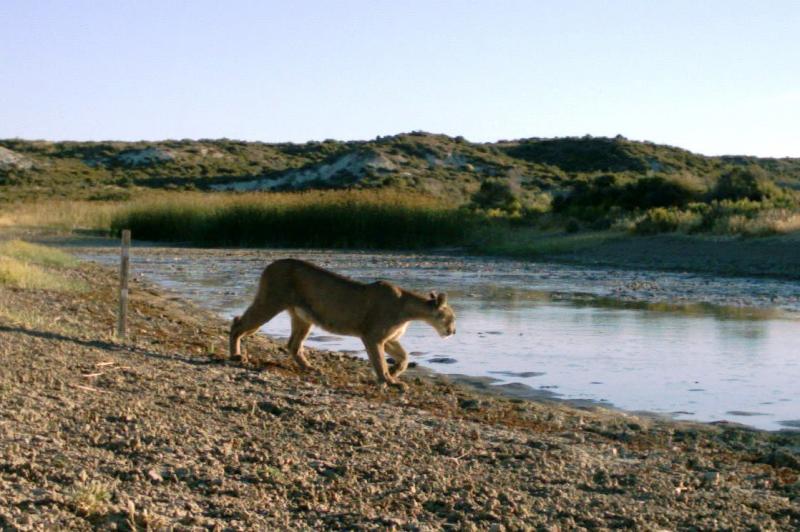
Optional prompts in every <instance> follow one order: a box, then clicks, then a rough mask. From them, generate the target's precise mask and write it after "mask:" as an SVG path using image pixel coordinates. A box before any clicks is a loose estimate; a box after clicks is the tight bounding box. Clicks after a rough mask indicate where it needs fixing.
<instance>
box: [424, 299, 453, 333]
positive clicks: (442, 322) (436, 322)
mask: <svg viewBox="0 0 800 532" xmlns="http://www.w3.org/2000/svg"><path fill="white" fill-rule="evenodd" d="M428 305H429V306H430V307H431V310H432V311H433V313H432V315H431V316H430V319H428V320H427V321H428V323H430V324H431V326H432V327H433V328H434V329H436V332H438V333H439V336H441V337H442V338H447V337H448V336H452V335H454V334H455V333H456V315H455V314H454V313H453V309H451V308H450V305H448V304H447V294H437V293H436V292H431V295H430V298H429V299H428Z"/></svg>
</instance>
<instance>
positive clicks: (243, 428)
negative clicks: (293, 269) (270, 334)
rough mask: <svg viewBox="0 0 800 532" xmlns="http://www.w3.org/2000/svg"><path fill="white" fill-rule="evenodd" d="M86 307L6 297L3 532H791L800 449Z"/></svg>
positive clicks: (38, 297) (85, 300) (748, 433)
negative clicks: (122, 322) (235, 359)
mask: <svg viewBox="0 0 800 532" xmlns="http://www.w3.org/2000/svg"><path fill="white" fill-rule="evenodd" d="M68 274H69V275H70V276H72V277H74V278H75V279H78V280H83V281H84V282H85V283H87V284H88V285H89V286H90V288H89V290H88V291H86V292H80V293H75V292H72V293H59V292H52V291H43V290H22V289H12V288H3V287H0V361H2V363H0V528H2V529H4V530H57V529H70V530H92V529H100V530H115V529H116V530H133V529H137V528H138V529H146V528H148V527H149V528H150V529H157V530H160V529H174V530H215V529H216V530H280V529H292V530H296V529H300V530H310V529H374V530H387V529H396V530H440V529H454V530H530V529H534V530H536V529H540V530H575V529H593V530H594V529H610V528H633V529H645V530H658V529H669V530H675V529H678V530H694V529H699V530H742V529H749V530H774V529H781V530H797V529H798V528H800V436H798V435H797V434H789V433H764V432H757V431H753V430H748V429H745V428H742V427H737V426H730V425H717V426H710V425H700V424H689V423H675V422H668V421H659V420H653V419H649V418H640V417H636V416H633V415H629V414H625V413H621V412H616V411H609V410H603V409H597V408H593V409H586V410H582V409H577V408H572V407H569V406H565V405H562V404H557V403H547V402H532V401H524V400H519V399H513V398H504V397H496V396H489V395H484V394H481V393H480V392H478V391H475V390H473V389H470V388H467V387H464V386H463V385H460V384H458V383H454V382H451V381H450V380H448V379H447V378H445V377H441V376H435V375H429V374H424V373H421V372H417V373H413V372H410V374H409V375H408V376H406V377H404V379H405V381H406V382H407V383H408V384H409V390H408V392H407V393H405V394H399V393H397V392H394V391H382V390H380V389H378V388H377V387H376V386H375V385H374V376H373V374H372V371H371V369H370V368H369V367H368V365H367V363H366V362H364V361H362V360H358V359H355V358H353V357H350V356H348V355H346V354H342V353H330V352H318V351H312V352H311V353H310V355H309V359H310V360H311V361H312V363H314V364H315V365H316V366H317V367H318V368H319V370H320V373H319V374H304V373H301V372H299V371H298V370H297V369H296V368H295V366H294V365H293V363H292V362H291V360H290V358H289V357H288V355H287V354H286V352H285V351H284V349H283V346H282V345H280V344H276V343H274V342H272V341H271V340H270V339H268V338H266V337H263V336H259V337H256V338H252V339H250V340H249V341H248V342H247V349H248V351H249V354H250V357H251V359H252V360H253V362H252V365H248V366H242V365H240V364H235V363H231V362H229V361H227V360H226V355H225V348H226V342H227V327H228V324H227V323H225V322H223V321H222V320H220V319H219V318H218V317H216V316H214V315H213V314H211V313H210V312H208V311H205V310H203V309H200V308H197V307H196V306H193V305H192V304H190V303H188V302H186V301H183V300H181V299H179V298H177V297H175V296H173V295H171V294H169V293H165V292H163V291H161V290H158V289H155V288H154V287H153V286H150V285H147V284H146V283H143V282H141V281H137V282H135V283H134V284H133V287H132V295H131V297H132V300H131V313H130V314H131V316H130V318H131V319H130V330H131V337H130V338H129V340H128V341H126V342H120V341H117V340H116V339H114V337H113V336H112V331H113V328H114V324H115V319H116V318H115V311H116V300H115V293H114V292H115V289H114V287H115V283H116V275H115V272H114V271H112V270H110V269H106V268H103V267H101V266H98V265H93V264H82V265H80V266H79V267H77V268H74V269H72V270H70V271H69V272H68Z"/></svg>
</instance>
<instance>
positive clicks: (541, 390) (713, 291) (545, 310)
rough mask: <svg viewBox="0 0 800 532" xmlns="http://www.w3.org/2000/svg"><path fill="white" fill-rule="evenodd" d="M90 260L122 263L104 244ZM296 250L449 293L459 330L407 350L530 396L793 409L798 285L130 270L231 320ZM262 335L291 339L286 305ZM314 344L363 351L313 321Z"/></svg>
mask: <svg viewBox="0 0 800 532" xmlns="http://www.w3.org/2000/svg"><path fill="white" fill-rule="evenodd" d="M81 253H82V254H83V255H85V256H86V257H88V258H92V259H94V260H99V261H101V262H105V263H116V262H117V261H118V260H119V259H118V255H117V252H116V251H115V250H112V249H108V248H96V249H84V250H82V252H81ZM286 256H294V257H298V258H304V259H307V260H310V261H313V262H315V263H317V264H320V265H323V266H326V267H329V268H331V269H334V270H336V271H338V272H340V273H343V274H345V275H348V276H350V277H352V278H355V279H358V280H362V281H374V280H377V279H387V280H391V281H393V282H395V283H397V284H399V285H401V286H404V287H406V288H411V289H414V290H418V291H420V292H426V291H429V290H432V289H436V290H440V291H447V292H448V294H449V296H450V303H451V306H452V307H453V308H454V309H455V311H456V314H457V318H458V320H457V322H458V334H457V335H456V336H455V337H453V338H450V339H447V340H442V339H440V338H439V337H438V336H437V335H436V333H435V332H434V331H433V330H432V329H430V328H429V327H428V326H426V325H424V324H421V323H414V324H412V325H411V326H410V327H409V329H408V332H407V333H406V335H405V337H404V339H403V345H404V346H405V347H406V350H407V351H409V352H410V353H411V355H412V356H411V359H412V361H414V362H417V363H419V364H420V365H422V366H426V367H429V368H431V369H434V370H436V371H440V372H444V373H450V374H464V375H470V376H478V377H484V378H486V380H487V382H490V383H491V384H492V385H497V386H502V387H504V388H506V389H508V391H509V392H513V393H517V394H522V395H527V396H530V397H553V398H559V399H568V400H577V401H590V402H596V403H600V404H605V405H608V406H615V407H618V408H623V409H626V410H635V411H648V412H654V413H660V414H665V415H669V416H672V417H675V418H679V419H692V420H700V421H718V420H730V421H735V422H738V423H743V424H747V425H751V426H754V427H758V428H762V429H768V430H776V429H780V428H786V427H792V426H793V424H794V425H796V424H797V423H798V421H797V420H798V419H799V418H800V393H798V389H800V387H798V384H797V383H798V382H800V355H799V354H798V353H800V350H798V348H797V346H798V343H799V342H798V340H800V320H799V319H798V318H799V317H800V287H798V286H797V283H791V282H784V281H778V280H765V279H751V278H716V277H712V276H704V275H697V274H680V273H662V272H641V271H639V272H636V271H625V270H614V269H603V268H580V267H572V266H563V265H551V264H539V263H530V262H516V261H509V260H496V259H484V258H465V257H460V256H448V255H420V254H397V253H387V254H375V253H353V252H329V251H319V252H315V251H306V250H304V251H296V250H269V251H254V250H197V249H184V248H136V249H135V250H134V252H133V258H132V265H133V272H134V274H138V275H143V276H145V277H146V278H148V279H150V280H153V281H156V282H157V283H159V284H161V285H163V286H167V287H169V288H170V289H172V290H174V291H176V292H178V293H179V294H182V295H184V296H186V297H188V298H190V299H192V300H194V301H196V302H198V303H200V304H202V305H204V306H206V307H208V308H211V309H212V310H215V311H217V312H219V313H220V314H222V315H225V316H228V317H229V316H231V315H234V314H237V313H240V312H241V311H242V310H243V309H244V308H245V307H246V306H247V305H248V304H249V303H250V300H251V298H252V294H253V291H254V290H255V286H256V283H257V280H258V276H259V274H260V272H261V270H262V269H263V267H264V266H265V265H266V264H267V263H269V262H270V261H272V260H274V259H276V258H280V257H286ZM263 331H264V332H265V333H267V334H269V335H271V336H274V337H279V338H285V337H287V336H288V334H289V320H288V316H287V315H286V314H282V315H279V316H278V317H276V318H275V319H274V320H273V321H272V322H270V323H268V324H267V325H266V326H265V327H264V328H263ZM307 344H308V345H309V346H312V347H317V348H322V349H332V350H344V351H353V352H357V353H360V354H363V346H362V345H361V343H360V341H359V340H358V339H355V338H345V337H339V336H335V335H332V334H329V333H327V332H325V331H322V330H319V329H315V330H313V331H312V334H311V336H310V337H309V340H308V342H307Z"/></svg>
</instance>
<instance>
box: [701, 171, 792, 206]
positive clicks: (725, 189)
mask: <svg viewBox="0 0 800 532" xmlns="http://www.w3.org/2000/svg"><path fill="white" fill-rule="evenodd" d="M779 191H780V189H778V187H777V186H776V185H775V184H774V183H772V182H771V181H770V180H769V178H768V177H767V174H766V172H765V171H764V170H763V169H761V168H759V167H758V166H752V165H751V166H745V167H742V166H737V167H734V168H731V169H729V170H727V171H725V172H724V173H723V174H722V175H720V176H719V179H718V180H717V183H716V185H715V186H714V188H713V189H712V190H711V194H710V197H711V199H715V200H741V199H747V200H752V201H761V200H763V199H766V198H768V197H770V196H776V195H778V194H779Z"/></svg>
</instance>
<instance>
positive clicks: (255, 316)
mask: <svg viewBox="0 0 800 532" xmlns="http://www.w3.org/2000/svg"><path fill="white" fill-rule="evenodd" d="M281 310H283V309H282V308H281V307H280V306H279V305H275V304H269V303H267V304H265V303H263V302H261V301H256V302H254V303H253V304H252V305H250V306H249V307H248V308H247V310H246V311H245V312H244V314H242V316H241V317H239V316H236V317H235V318H233V323H232V324H231V331H230V335H229V342H230V345H229V348H230V358H231V359H237V358H241V359H242V361H245V358H246V357H243V356H242V338H244V337H246V336H250V335H251V334H253V333H254V332H256V331H257V330H258V329H259V328H260V327H261V326H262V325H264V324H265V323H267V322H268V321H269V320H271V319H272V318H274V317H275V315H276V314H278V313H279V312H280V311H281Z"/></svg>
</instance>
